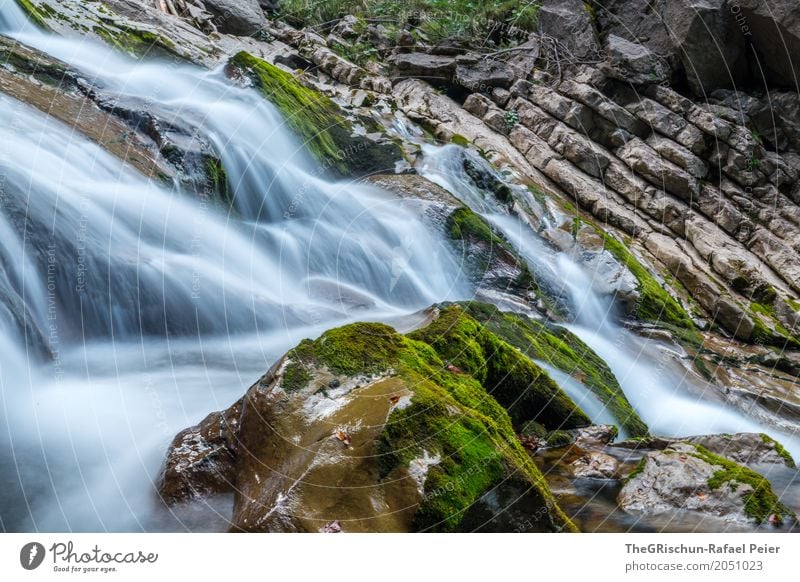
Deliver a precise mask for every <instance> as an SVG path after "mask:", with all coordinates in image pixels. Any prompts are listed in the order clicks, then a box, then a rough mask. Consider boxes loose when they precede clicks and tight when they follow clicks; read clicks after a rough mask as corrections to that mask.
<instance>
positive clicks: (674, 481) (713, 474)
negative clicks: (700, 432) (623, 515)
mask: <svg viewBox="0 0 800 582" xmlns="http://www.w3.org/2000/svg"><path fill="white" fill-rule="evenodd" d="M617 501H618V503H619V505H620V507H622V509H624V510H625V511H629V512H641V513H645V514H647V513H651V514H658V513H666V512H673V511H677V510H683V511H695V512H700V513H704V514H707V515H709V516H714V517H719V518H721V519H724V520H726V521H734V522H755V523H765V522H769V523H773V524H779V523H782V522H783V520H784V519H786V520H789V521H796V517H795V516H794V514H793V513H792V511H791V510H790V509H788V508H787V507H785V506H784V505H783V504H782V503H781V502H780V500H779V499H778V497H777V496H776V495H775V493H774V492H773V490H772V486H771V485H770V483H769V481H767V479H766V478H764V477H763V476H761V475H759V474H758V473H756V472H755V471H753V470H751V469H748V468H746V467H743V466H742V465H739V464H737V463H735V462H733V461H731V460H728V459H726V458H724V457H720V456H718V455H715V454H713V453H711V452H709V451H708V450H707V449H705V448H703V447H702V446H699V445H695V444H689V443H675V444H671V445H670V446H668V447H667V448H666V449H664V450H663V451H658V452H652V453H647V454H646V455H645V456H644V457H643V458H642V461H641V462H640V464H639V465H638V466H637V468H636V469H635V470H634V471H633V473H631V474H630V475H629V476H628V479H627V481H626V483H625V485H624V486H623V488H622V490H621V491H620V493H619V496H618V498H617Z"/></svg>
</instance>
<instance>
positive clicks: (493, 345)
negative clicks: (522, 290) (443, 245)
mask: <svg viewBox="0 0 800 582" xmlns="http://www.w3.org/2000/svg"><path fill="white" fill-rule="evenodd" d="M409 337H410V338H412V339H415V340H419V341H423V342H425V343H427V344H428V345H430V346H432V347H433V348H434V349H435V350H436V351H437V353H438V354H439V356H440V357H442V358H443V359H445V360H446V361H447V362H449V363H450V364H451V365H453V366H456V367H457V368H459V369H460V370H462V371H463V372H465V373H468V374H470V375H471V376H473V377H474V378H476V379H477V380H478V381H479V382H481V383H482V384H483V385H484V387H485V388H486V391H487V392H488V393H489V394H491V395H492V396H493V397H494V398H495V399H496V400H497V401H498V402H499V403H500V404H502V405H503V407H505V408H506V410H508V413H509V415H510V416H511V418H512V420H513V421H514V423H515V425H517V426H522V425H524V424H525V423H527V422H529V421H531V420H535V421H536V422H539V423H541V424H543V425H544V426H546V427H547V428H548V429H550V430H555V429H561V428H577V427H581V426H587V425H589V424H591V421H590V420H589V418H588V417H587V416H586V415H585V414H584V413H583V411H581V410H580V408H578V406H577V405H576V404H575V403H574V402H573V401H572V399H570V398H569V396H567V394H566V393H565V392H564V391H563V390H561V388H560V387H559V386H558V384H556V383H555V382H554V381H553V380H552V379H551V378H550V376H548V375H547V373H546V372H545V371H544V370H542V369H541V368H540V367H539V366H537V365H536V364H534V363H533V362H532V361H531V360H530V359H528V358H527V357H525V355H523V354H522V353H521V352H520V351H519V350H517V349H516V348H514V347H513V346H511V345H510V344H508V343H507V342H506V341H504V340H503V339H501V338H500V337H498V336H497V335H495V334H493V333H491V332H490V331H489V330H487V329H485V328H484V327H483V326H482V325H479V324H478V322H477V321H476V320H475V319H474V318H473V317H472V316H470V315H469V314H468V313H467V312H466V311H464V309H463V308H462V307H461V306H459V305H451V306H448V307H445V308H444V309H442V311H441V312H440V314H439V317H438V319H436V321H434V322H433V323H431V324H430V325H429V326H428V327H426V328H424V329H421V330H419V331H416V332H413V333H411V334H409Z"/></svg>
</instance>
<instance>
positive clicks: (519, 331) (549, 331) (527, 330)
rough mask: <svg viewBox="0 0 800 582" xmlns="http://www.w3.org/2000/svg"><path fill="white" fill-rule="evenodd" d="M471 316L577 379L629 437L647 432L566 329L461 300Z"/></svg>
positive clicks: (602, 366)
mask: <svg viewBox="0 0 800 582" xmlns="http://www.w3.org/2000/svg"><path fill="white" fill-rule="evenodd" d="M461 305H462V307H463V308H464V310H466V311H467V312H468V313H469V314H470V315H471V316H472V317H473V318H475V319H476V320H477V321H479V322H480V323H481V324H482V325H483V326H485V328H486V329H487V330H489V331H491V332H492V333H494V334H495V335H497V336H499V337H501V338H503V340H505V341H506V342H508V343H509V344H511V345H512V346H514V347H516V348H517V349H519V350H521V351H522V353H523V354H525V355H526V356H528V357H529V358H532V359H535V360H540V361H543V362H547V363H548V364H550V365H551V366H553V367H554V368H558V369H559V370H561V371H562V372H565V373H567V374H569V375H570V376H573V377H575V378H576V379H578V380H579V381H580V382H581V383H582V384H583V385H584V386H586V387H587V388H588V389H589V390H591V391H592V392H593V393H594V394H595V396H597V397H598V399H599V400H600V402H602V403H603V404H604V405H605V406H606V407H607V408H608V411H609V412H611V414H613V415H614V418H615V419H616V420H617V422H618V423H619V424H620V426H622V427H623V428H624V429H625V430H626V431H627V432H628V434H629V435H630V436H632V437H642V436H645V435H647V434H648V428H647V425H646V424H645V423H644V421H643V420H642V419H641V418H640V417H639V415H638V414H637V412H636V411H635V410H634V408H633V406H632V405H631V403H630V402H629V401H628V399H627V397H626V396H625V393H624V392H623V391H622V387H621V386H620V385H619V382H618V381H617V379H616V377H615V376H614V373H613V372H612V371H611V369H610V368H609V367H608V365H607V364H606V363H605V362H604V361H603V359H602V358H601V357H600V356H598V355H597V354H596V353H595V352H594V351H593V350H592V349H591V348H590V347H589V346H588V345H586V344H585V343H584V342H583V341H581V339H580V338H578V336H576V335H575V334H573V333H572V332H570V331H569V330H567V329H565V328H563V327H559V326H555V325H548V324H544V323H541V322H539V321H535V320H533V319H530V318H528V317H525V316H523V315H519V314H516V313H506V312H502V311H500V310H499V309H497V308H496V307H495V306H493V305H487V304H485V303H478V302H474V301H473V302H466V303H461Z"/></svg>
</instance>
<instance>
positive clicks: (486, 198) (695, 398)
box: [421, 145, 800, 455]
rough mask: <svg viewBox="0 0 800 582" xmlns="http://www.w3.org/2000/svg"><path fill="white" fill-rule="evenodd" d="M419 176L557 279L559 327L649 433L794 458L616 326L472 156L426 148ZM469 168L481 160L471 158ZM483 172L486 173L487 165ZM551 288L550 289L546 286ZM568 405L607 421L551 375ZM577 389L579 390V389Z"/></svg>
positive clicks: (796, 445)
mask: <svg viewBox="0 0 800 582" xmlns="http://www.w3.org/2000/svg"><path fill="white" fill-rule="evenodd" d="M426 152H427V155H426V158H425V161H424V164H423V166H422V168H421V173H422V174H423V175H425V176H426V177H427V178H429V179H431V180H432V181H434V182H436V183H438V184H439V185H441V186H442V187H444V188H446V189H447V190H450V191H451V192H453V193H454V194H455V195H456V196H458V197H460V198H461V199H462V200H463V201H464V202H465V203H466V204H468V205H469V206H470V207H471V208H472V210H474V211H475V212H477V213H479V214H481V215H482V216H483V217H484V218H485V219H486V220H487V221H488V222H490V223H491V224H492V225H494V226H495V227H496V228H497V229H498V230H499V231H500V232H502V234H503V235H504V236H505V237H506V239H507V240H508V241H509V242H510V243H511V244H512V245H513V246H514V247H515V248H516V249H517V251H518V252H519V253H520V255H521V256H522V257H523V258H524V259H525V260H526V261H528V263H529V264H530V266H531V269H532V270H533V271H534V272H536V273H537V274H543V275H544V276H545V277H546V280H547V281H548V283H549V284H550V285H552V283H553V282H554V281H557V282H558V288H556V289H555V293H556V294H557V295H565V296H566V297H568V299H569V303H570V305H571V307H572V313H573V321H572V322H571V323H570V324H569V325H567V326H566V327H567V328H568V329H569V330H570V331H572V332H573V333H574V334H575V335H577V336H578V337H579V338H581V339H582V340H583V341H584V342H585V343H586V344H587V345H589V346H590V347H591V348H592V349H593V350H594V351H595V352H596V353H597V354H598V355H599V356H600V357H601V358H603V359H604V360H605V361H606V363H607V364H608V366H609V368H611V371H612V372H613V373H614V375H615V376H616V378H617V380H618V381H619V383H620V386H621V387H622V389H623V391H624V392H625V395H626V396H627V397H628V400H629V401H630V402H631V404H632V405H633V407H634V408H635V409H636V411H637V412H638V413H639V415H640V416H641V417H642V419H643V420H644V421H645V422H646V423H647V424H648V426H649V427H650V429H651V431H652V432H653V434H659V435H664V436H675V437H681V436H689V435H699V434H712V433H735V432H766V433H768V434H770V435H771V436H773V437H774V438H776V439H777V440H779V441H781V442H782V443H783V444H784V445H785V446H786V448H787V449H789V450H790V451H791V453H792V454H793V455H798V454H800V434H798V433H797V431H795V432H794V433H792V434H788V433H785V432H782V431H779V430H776V429H775V428H773V427H765V426H762V425H760V424H759V423H758V422H757V421H756V420H754V419H752V418H749V417H747V416H746V415H745V414H744V413H742V412H741V411H740V410H738V409H736V408H734V407H731V406H727V405H724V404H722V403H720V402H718V401H714V400H713V399H712V398H711V396H712V395H711V394H710V393H709V392H708V387H707V386H705V385H700V384H699V383H696V380H695V379H693V378H692V377H691V376H690V375H688V374H686V373H685V370H684V369H683V368H682V367H679V366H677V365H675V363H674V362H673V360H672V357H671V355H670V354H669V353H668V352H665V351H664V349H663V347H662V346H661V345H659V343H658V342H654V341H649V340H646V339H644V338H641V337H638V336H636V335H635V334H633V333H632V332H630V331H628V330H627V329H625V328H623V327H622V326H621V325H620V324H619V323H618V321H619V314H618V313H617V311H616V309H615V308H614V306H613V303H612V301H611V298H609V297H604V296H602V295H601V294H600V293H599V292H598V291H597V290H596V287H597V285H595V279H596V278H597V280H598V281H599V280H601V278H600V276H599V275H596V274H594V273H592V272H590V271H587V269H586V267H585V266H584V265H582V264H580V263H579V262H578V261H577V260H576V259H575V258H574V257H572V256H570V255H568V254H566V253H560V252H556V251H555V250H553V249H552V248H550V247H549V246H548V245H547V243H546V242H545V241H544V240H543V239H542V238H541V237H540V236H539V234H537V233H536V232H534V231H533V229H531V228H530V227H529V226H527V225H526V224H523V223H522V222H521V221H519V220H515V219H513V218H512V217H511V216H510V215H509V212H508V210H506V209H505V208H504V207H503V206H502V205H499V204H497V203H496V202H495V201H492V200H491V199H490V198H491V194H490V193H486V192H481V191H480V190H479V189H477V188H476V187H475V185H474V183H473V182H472V181H471V180H470V178H469V176H467V174H466V173H465V171H464V169H463V165H464V164H463V156H465V155H473V154H470V153H469V152H467V151H466V150H464V149H463V148H460V147H458V146H455V145H448V146H445V147H442V148H433V147H431V148H428V149H427V150H426ZM474 161H475V163H481V161H480V159H479V158H477V156H475V157H474ZM486 168H487V171H491V168H489V166H488V165H487V167H486ZM551 291H552V289H551ZM553 378H554V379H555V380H556V381H557V382H559V383H560V384H561V386H562V388H563V389H564V390H565V391H567V392H568V393H569V394H570V396H572V397H573V399H575V400H576V401H580V400H584V399H585V401H586V402H587V403H588V405H589V406H587V408H586V412H587V414H589V415H590V417H591V418H592V419H593V420H594V421H595V422H608V418H609V415H608V412H607V411H605V410H603V409H602V408H601V409H598V408H597V407H596V406H593V404H594V400H593V397H592V395H591V393H589V391H588V389H587V388H585V387H583V386H582V385H580V383H578V382H576V381H574V380H573V379H571V378H570V379H569V380H567V378H568V377H567V378H565V375H563V374H557V373H556V374H553ZM581 389H582V392H581V391H580V390H581Z"/></svg>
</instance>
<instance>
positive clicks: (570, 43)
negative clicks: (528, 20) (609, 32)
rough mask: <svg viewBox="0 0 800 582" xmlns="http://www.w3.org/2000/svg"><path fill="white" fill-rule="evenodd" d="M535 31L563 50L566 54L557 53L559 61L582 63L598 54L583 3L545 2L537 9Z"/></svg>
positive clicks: (591, 25)
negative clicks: (581, 61) (557, 44)
mask: <svg viewBox="0 0 800 582" xmlns="http://www.w3.org/2000/svg"><path fill="white" fill-rule="evenodd" d="M538 30H539V32H540V33H541V34H544V35H547V36H549V37H552V38H554V39H555V40H557V41H558V42H559V43H560V44H561V46H562V47H563V48H564V49H566V51H567V53H566V54H559V56H560V57H561V58H562V59H565V60H574V59H580V60H584V59H591V58H595V57H596V56H597V54H598V49H599V45H598V42H597V35H596V33H595V30H594V25H593V24H592V19H591V17H590V15H589V11H588V9H587V7H586V4H584V2H582V0H544V2H542V5H541V7H540V8H539V15H538ZM560 53H563V50H562V51H560Z"/></svg>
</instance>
